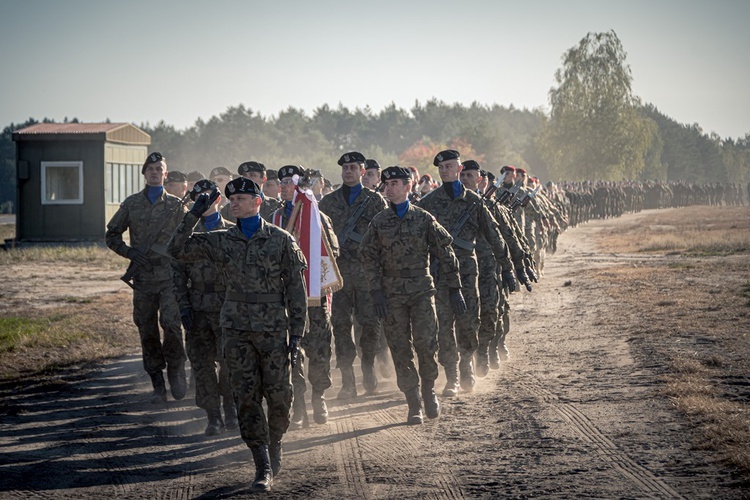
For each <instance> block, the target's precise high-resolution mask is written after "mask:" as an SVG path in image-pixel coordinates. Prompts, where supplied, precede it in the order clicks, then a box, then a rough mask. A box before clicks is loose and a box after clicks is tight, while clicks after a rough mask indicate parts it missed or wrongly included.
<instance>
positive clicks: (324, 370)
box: [292, 301, 332, 398]
mask: <svg viewBox="0 0 750 500" xmlns="http://www.w3.org/2000/svg"><path fill="white" fill-rule="evenodd" d="M307 317H308V327H309V330H308V331H307V332H305V336H304V337H303V338H302V344H301V345H302V350H300V353H299V358H298V361H297V366H296V367H294V368H293V369H292V385H293V386H294V397H295V398H304V396H305V391H306V390H307V383H306V381H305V366H304V365H305V363H304V361H305V359H307V378H308V379H309V380H310V385H311V386H312V388H313V391H317V392H320V393H323V391H325V390H326V389H328V388H329V387H331V385H332V382H331V336H332V329H331V314H330V312H329V311H328V304H327V303H326V302H325V301H324V302H323V305H321V306H314V307H308V308H307Z"/></svg>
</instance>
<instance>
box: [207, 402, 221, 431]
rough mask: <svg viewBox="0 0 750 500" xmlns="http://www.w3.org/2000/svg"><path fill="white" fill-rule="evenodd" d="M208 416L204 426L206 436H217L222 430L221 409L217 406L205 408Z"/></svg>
mask: <svg viewBox="0 0 750 500" xmlns="http://www.w3.org/2000/svg"><path fill="white" fill-rule="evenodd" d="M206 415H207V416H208V425H207V426H206V431H205V434H206V436H218V435H219V434H221V433H222V432H224V421H223V420H222V419H221V410H220V409H219V407H218V406H217V407H216V408H211V409H208V410H206Z"/></svg>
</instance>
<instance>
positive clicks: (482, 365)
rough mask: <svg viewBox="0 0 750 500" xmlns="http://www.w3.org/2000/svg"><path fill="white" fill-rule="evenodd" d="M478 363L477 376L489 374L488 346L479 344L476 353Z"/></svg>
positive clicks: (481, 376)
mask: <svg viewBox="0 0 750 500" xmlns="http://www.w3.org/2000/svg"><path fill="white" fill-rule="evenodd" d="M474 357H475V358H476V363H477V370H476V373H477V377H479V378H483V377H486V376H487V373H489V371H490V356H489V349H488V348H487V347H483V346H479V349H477V352H476V354H474Z"/></svg>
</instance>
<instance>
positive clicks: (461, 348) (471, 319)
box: [419, 149, 513, 397]
mask: <svg viewBox="0 0 750 500" xmlns="http://www.w3.org/2000/svg"><path fill="white" fill-rule="evenodd" d="M433 163H434V165H435V166H437V167H438V172H439V173H440V178H441V180H442V181H443V185H442V187H441V188H439V189H435V190H434V191H432V192H430V193H429V194H428V195H426V196H425V197H424V198H422V199H421V200H420V202H419V206H420V207H422V208H424V209H425V210H427V211H428V212H430V213H431V214H432V215H434V216H435V218H436V219H437V221H438V222H439V223H440V224H441V225H442V226H443V227H445V228H446V229H447V230H448V232H449V233H450V234H451V236H452V237H453V249H454V251H455V252H456V257H457V258H458V262H459V265H460V271H461V290H460V291H461V292H462V294H463V299H464V300H465V303H466V313H467V314H465V315H461V316H459V314H457V313H456V311H455V307H454V306H453V305H452V303H455V302H456V297H455V291H451V290H450V287H449V286H448V285H447V283H445V282H444V281H443V280H442V278H441V277H440V276H438V278H437V290H438V292H437V300H436V304H437V313H438V323H439V326H440V328H439V343H440V350H439V351H438V359H439V361H440V364H442V365H443V368H444V369H445V375H446V379H447V383H446V385H445V388H444V389H443V396H446V397H453V396H455V395H456V394H457V392H458V384H459V376H458V375H459V371H460V374H461V377H460V381H461V388H462V389H463V390H465V391H472V390H473V388H474V381H475V379H474V365H473V357H474V352H475V351H476V349H477V346H478V338H477V334H478V331H479V290H478V287H477V257H476V252H475V247H476V244H475V241H476V237H477V234H482V235H483V236H484V237H485V238H486V239H487V241H488V242H489V244H490V246H491V247H492V252H493V254H494V256H495V259H496V260H497V261H498V263H499V264H500V265H501V267H502V269H503V272H504V273H505V274H510V275H511V276H512V269H513V264H512V263H511V261H510V259H509V258H508V249H507V248H506V245H505V242H504V241H503V239H502V237H501V236H500V233H499V232H498V230H497V223H496V222H495V220H494V219H493V217H492V215H491V214H490V213H489V211H488V210H487V207H486V206H485V205H484V203H483V202H482V200H481V198H480V197H479V195H478V194H476V193H474V192H472V191H470V190H467V189H465V188H464V186H463V184H461V181H459V174H460V172H461V170H462V169H463V167H462V166H461V158H460V154H459V152H458V151H456V150H452V149H451V150H445V151H441V152H440V153H438V154H437V155H436V156H435V159H434V162H433ZM454 325H455V331H454Z"/></svg>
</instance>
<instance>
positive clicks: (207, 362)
mask: <svg viewBox="0 0 750 500" xmlns="http://www.w3.org/2000/svg"><path fill="white" fill-rule="evenodd" d="M219 325H220V322H219V311H216V312H207V311H195V313H194V315H193V325H192V327H191V328H190V330H189V331H187V332H185V347H186V348H187V354H188V358H189V359H190V366H191V367H192V370H193V374H194V375H195V404H196V406H198V408H203V409H205V410H209V409H212V408H213V409H218V408H219V406H220V405H221V400H220V397H223V398H224V400H225V401H228V400H231V399H232V398H233V397H232V389H231V387H230V386H229V369H228V368H227V363H226V361H224V356H223V354H222V353H223V347H222V344H223V339H222V334H221V327H220V326H219ZM217 362H218V364H219V371H218V373H217V371H216V364H217Z"/></svg>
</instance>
